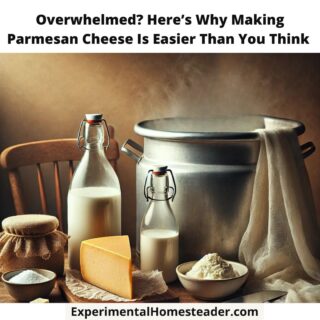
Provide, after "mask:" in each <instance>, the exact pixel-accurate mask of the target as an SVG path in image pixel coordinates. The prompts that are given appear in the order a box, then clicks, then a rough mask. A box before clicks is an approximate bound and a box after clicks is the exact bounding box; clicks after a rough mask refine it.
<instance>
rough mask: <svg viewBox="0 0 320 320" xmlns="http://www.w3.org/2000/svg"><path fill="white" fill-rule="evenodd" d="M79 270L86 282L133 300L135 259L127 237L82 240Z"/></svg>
mask: <svg viewBox="0 0 320 320" xmlns="http://www.w3.org/2000/svg"><path fill="white" fill-rule="evenodd" d="M80 269H81V275H82V278H83V279H84V280H85V281H86V282H88V283H91V284H93V285H95V286H97V287H99V288H101V289H104V290H107V291H109V292H112V293H114V294H116V295H118V296H121V297H124V298H127V299H132V260H131V249H130V241H129V237H128V236H113V237H102V238H95V239H89V240H85V241H82V242H81V247H80Z"/></svg>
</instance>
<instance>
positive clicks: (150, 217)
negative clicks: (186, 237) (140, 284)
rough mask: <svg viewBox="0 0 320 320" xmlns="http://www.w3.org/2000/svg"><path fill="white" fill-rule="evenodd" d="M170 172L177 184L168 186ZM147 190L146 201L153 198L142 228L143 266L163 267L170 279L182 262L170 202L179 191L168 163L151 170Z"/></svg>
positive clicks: (160, 269)
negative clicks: (167, 165)
mask: <svg viewBox="0 0 320 320" xmlns="http://www.w3.org/2000/svg"><path fill="white" fill-rule="evenodd" d="M168 172H169V173H170V174H171V178H172V181H173V184H174V187H171V186H169V175H168ZM149 183H150V185H148V184H149ZM144 192H145V197H146V199H147V201H148V200H151V201H150V205H149V207H148V209H147V212H146V214H145V215H144V217H143V219H142V223H141V229H140V265H141V270H142V271H151V270H159V271H162V272H163V278H164V280H165V281H166V282H167V283H169V282H172V281H174V280H176V278H177V276H176V267H177V265H178V262H179V229H178V224H177V221H176V219H175V217H174V214H173V212H172V209H171V205H170V199H171V200H173V199H174V196H175V193H176V186H175V181H174V177H173V174H172V171H171V170H169V169H168V168H167V167H166V166H158V167H154V169H153V170H149V172H148V175H147V177H146V182H145V188H144Z"/></svg>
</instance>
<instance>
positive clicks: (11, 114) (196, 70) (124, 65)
mask: <svg viewBox="0 0 320 320" xmlns="http://www.w3.org/2000/svg"><path fill="white" fill-rule="evenodd" d="M319 70H320V55H309V54H308V55H306V54H303V55H297V54H294V55H283V54H281V55H275V54H0V112H1V114H0V116H1V119H2V124H1V126H0V150H3V149H4V148H5V147H7V146H9V145H13V144H16V143H21V142H26V141H33V140H43V139H51V138H61V137H75V136H76V133H77V129H78V125H79V123H80V121H81V119H82V117H83V114H84V113H91V112H103V113H104V114H105V117H106V118H107V120H108V122H109V123H110V124H112V125H113V126H114V127H115V130H116V139H117V140H118V141H119V143H122V142H123V141H124V140H125V139H126V138H128V137H133V138H134V139H135V140H137V141H138V142H141V143H142V139H141V138H140V137H136V136H134V133H133V125H134V124H135V123H136V122H138V121H141V120H143V119H147V118H156V117H167V116H204V117H207V116H215V115H218V114H257V113H258V114H269V115H273V116H280V117H288V118H293V119H296V120H300V121H302V122H304V123H305V125H306V128H307V131H306V133H305V134H304V136H303V139H305V141H307V140H312V141H314V142H315V144H316V145H317V146H318V141H319V138H320V127H319V122H320V108H319V105H320V92H319V88H318V86H319V83H320V73H319V72H318V71H319ZM318 148H319V146H318ZM307 166H308V170H309V173H310V177H311V181H312V186H313V191H314V194H315V195H317V194H319V193H320V179H319V178H320V177H319V171H318V168H319V166H320V160H319V156H318V153H316V154H315V155H313V156H312V157H311V158H310V159H308V160H307ZM118 168H119V178H120V182H121V186H122V194H123V197H122V198H123V230H124V232H125V233H129V235H133V234H134V233H135V221H134V220H135V209H134V208H135V164H134V163H133V161H131V160H130V159H128V158H127V157H125V156H121V159H120V162H119V166H118ZM0 179H1V181H0V183H1V185H0V188H1V189H0V201H1V207H0V217H1V218H3V217H5V216H8V215H11V214H13V207H12V203H11V201H10V192H9V188H8V183H7V178H6V175H5V174H4V173H3V172H2V171H1V173H0ZM27 180H28V178H27ZM33 188H35V186H34V187H30V188H29V190H31V191H32V190H33ZM65 189H66V188H65ZM31 194H34V193H33V192H31ZM315 198H316V201H317V203H316V205H317V208H318V212H319V211H320V210H319V208H320V198H319V197H315ZM29 199H30V201H29V202H30V205H31V207H32V208H30V212H36V211H37V210H38V209H37V208H38V207H37V205H36V203H37V199H36V198H34V197H33V196H32V195H31V196H30V198H29ZM65 202H66V201H65ZM64 211H65V212H66V207H64ZM132 239H133V238H132Z"/></svg>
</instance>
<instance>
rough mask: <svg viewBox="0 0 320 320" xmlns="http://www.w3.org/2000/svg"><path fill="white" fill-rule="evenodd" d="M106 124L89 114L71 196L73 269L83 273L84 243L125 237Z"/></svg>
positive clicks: (69, 252) (97, 115)
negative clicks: (81, 260)
mask: <svg viewBox="0 0 320 320" xmlns="http://www.w3.org/2000/svg"><path fill="white" fill-rule="evenodd" d="M104 124H106V123H105V121H104V119H103V118H102V115H101V114H87V115H86V118H85V119H84V121H83V122H82V124H81V126H80V130H79V144H80V147H81V148H83V149H84V150H85V151H84V155H83V157H82V159H81V161H80V163H79V165H78V167H77V169H76V171H75V174H74V176H73V179H72V182H71V184H70V189H69V192H68V234H69V236H70V239H69V243H68V259H69V266H70V268H71V269H78V270H79V269H80V265H79V255H80V244H81V241H83V240H86V239H91V238H97V237H102V236H113V235H120V234H121V191H120V184H119V180H118V177H117V175H116V173H115V172H114V170H113V168H112V166H111V165H110V163H109V161H108V160H107V158H106V154H105V148H106V147H105V146H104V141H105V139H104V134H105V129H104ZM106 128H107V126H106ZM83 132H84V134H83ZM106 132H108V131H106ZM107 139H108V141H109V136H108V137H107Z"/></svg>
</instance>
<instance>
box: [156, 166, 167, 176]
mask: <svg viewBox="0 0 320 320" xmlns="http://www.w3.org/2000/svg"><path fill="white" fill-rule="evenodd" d="M167 169H168V166H159V165H156V166H153V169H152V173H153V174H155V175H156V176H161V175H163V174H165V173H166V172H167Z"/></svg>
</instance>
